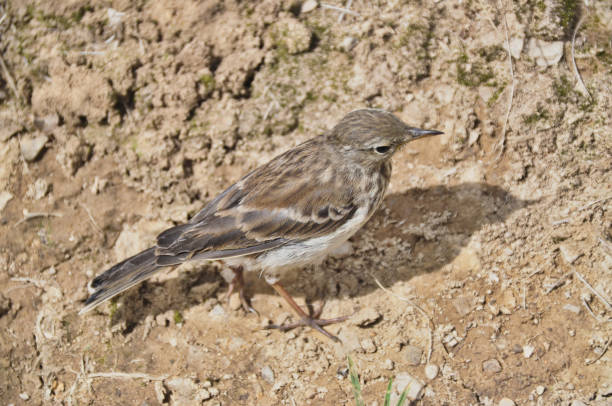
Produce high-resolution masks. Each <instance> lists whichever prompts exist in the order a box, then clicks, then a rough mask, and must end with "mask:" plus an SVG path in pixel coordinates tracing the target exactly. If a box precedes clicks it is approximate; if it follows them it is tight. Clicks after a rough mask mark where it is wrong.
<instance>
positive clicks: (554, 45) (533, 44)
mask: <svg viewBox="0 0 612 406" xmlns="http://www.w3.org/2000/svg"><path fill="white" fill-rule="evenodd" d="M527 48H528V51H527V56H529V57H530V58H532V59H533V60H535V62H536V64H537V65H538V66H541V67H547V66H552V65H556V64H558V63H559V61H560V60H561V57H562V56H563V41H553V42H547V41H542V40H539V39H536V38H531V39H530V40H529V43H528V44H527Z"/></svg>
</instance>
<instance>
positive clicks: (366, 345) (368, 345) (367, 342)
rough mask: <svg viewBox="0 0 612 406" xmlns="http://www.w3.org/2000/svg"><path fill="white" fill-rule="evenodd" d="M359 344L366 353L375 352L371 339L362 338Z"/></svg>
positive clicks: (374, 345)
mask: <svg viewBox="0 0 612 406" xmlns="http://www.w3.org/2000/svg"><path fill="white" fill-rule="evenodd" d="M360 344H361V348H363V350H364V351H365V352H366V353H368V354H372V353H375V352H376V344H374V341H372V339H371V338H369V337H367V338H364V339H363V340H361V343H360Z"/></svg>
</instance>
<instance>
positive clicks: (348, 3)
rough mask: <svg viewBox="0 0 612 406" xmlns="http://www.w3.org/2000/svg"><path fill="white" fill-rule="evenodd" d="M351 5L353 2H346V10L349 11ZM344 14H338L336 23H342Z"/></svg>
mask: <svg viewBox="0 0 612 406" xmlns="http://www.w3.org/2000/svg"><path fill="white" fill-rule="evenodd" d="M352 4H353V0H348V2H347V3H346V9H347V10H350V9H351V5H352ZM345 14H346V13H345V12H342V13H340V15H339V16H338V22H339V23H341V22H342V19H343V18H344V15H345Z"/></svg>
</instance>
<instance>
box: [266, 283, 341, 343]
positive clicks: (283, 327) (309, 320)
mask: <svg viewBox="0 0 612 406" xmlns="http://www.w3.org/2000/svg"><path fill="white" fill-rule="evenodd" d="M279 286H280V285H276V286H273V287H274V288H275V289H276V291H277V292H279V293H281V292H282V293H281V296H283V298H285V299H287V297H289V298H290V296H288V294H287V293H286V291H285V290H284V288H282V287H280V288H279ZM286 295H287V296H286ZM287 301H288V303H289V304H290V305H291V307H292V308H293V309H294V310H295V311H296V313H297V314H298V315H299V316H300V320H299V321H296V322H294V323H286V324H270V325H267V326H266V327H265V328H266V329H277V330H280V331H289V330H291V329H294V328H296V327H302V326H305V327H310V328H312V329H314V330H316V331H318V332H319V333H321V334H323V335H324V336H325V337H327V338H329V339H331V340H332V341H335V342H337V343H341V342H342V341H341V340H340V339H339V338H338V337H336V336H335V335H333V334H331V333H330V332H329V331H327V330H325V329H324V328H323V326H328V325H330V324H335V323H341V322H343V321H345V320H347V319H348V318H349V317H351V316H350V315H348V316H342V317H335V318H332V319H321V318H320V317H321V313H322V312H323V307H324V306H325V302H323V303H321V307H320V308H319V310H317V311H316V312H314V313H312V314H310V315H309V314H306V312H305V311H304V310H302V308H301V307H299V306H298V305H297V304H296V303H295V301H293V299H291V298H290V300H287Z"/></svg>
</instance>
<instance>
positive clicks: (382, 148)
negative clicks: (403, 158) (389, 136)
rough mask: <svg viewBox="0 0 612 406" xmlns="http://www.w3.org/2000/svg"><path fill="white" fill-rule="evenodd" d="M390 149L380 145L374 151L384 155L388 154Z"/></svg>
mask: <svg viewBox="0 0 612 406" xmlns="http://www.w3.org/2000/svg"><path fill="white" fill-rule="evenodd" d="M390 149H391V147H390V146H388V145H380V146H378V147H376V148H374V151H376V152H378V153H379V154H386V153H387V152H389V150H390Z"/></svg>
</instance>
